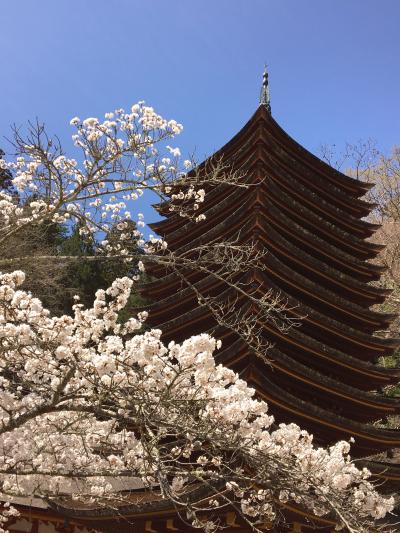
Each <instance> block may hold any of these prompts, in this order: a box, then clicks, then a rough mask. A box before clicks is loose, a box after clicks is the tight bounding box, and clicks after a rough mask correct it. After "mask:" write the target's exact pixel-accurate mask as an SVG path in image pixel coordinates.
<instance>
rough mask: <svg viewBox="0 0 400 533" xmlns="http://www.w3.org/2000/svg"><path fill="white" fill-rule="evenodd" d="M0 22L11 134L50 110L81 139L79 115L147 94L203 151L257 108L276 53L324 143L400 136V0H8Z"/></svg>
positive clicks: (384, 144) (285, 117)
mask: <svg viewBox="0 0 400 533" xmlns="http://www.w3.org/2000/svg"><path fill="white" fill-rule="evenodd" d="M0 28H1V30H0V51H1V62H2V80H1V83H0V105H1V114H0V135H1V137H3V136H4V135H7V134H8V131H9V129H8V128H9V124H10V123H13V122H15V123H17V124H18V125H19V124H24V123H25V122H26V121H27V120H28V119H32V118H35V117H36V116H38V117H39V118H40V119H42V120H44V121H45V122H46V123H47V125H48V127H49V130H50V131H51V132H54V133H58V134H59V136H60V137H61V139H62V141H63V142H64V143H65V144H66V145H68V143H69V136H70V134H71V129H70V126H69V125H68V122H69V119H70V118H71V117H72V116H75V115H78V116H80V117H81V118H84V117H85V116H96V115H102V114H103V113H104V112H105V111H109V110H112V109H114V108H115V107H121V106H122V107H125V106H126V107H128V106H130V105H131V104H132V103H134V102H136V101H137V100H139V99H145V100H146V102H147V103H148V104H150V105H152V106H154V107H155V108H156V109H157V110H158V111H159V112H160V113H161V114H163V115H164V116H166V117H168V118H175V119H176V120H178V121H179V122H182V123H183V124H184V127H185V131H184V134H183V135H182V138H181V139H180V140H179V143H177V144H179V145H180V146H181V147H182V148H183V149H184V150H187V151H192V150H196V154H197V156H198V157H199V158H202V157H203V156H204V155H205V154H210V153H211V152H213V151H214V150H215V149H217V148H219V147H220V146H221V145H223V144H224V143H225V142H226V141H228V140H229V139H230V138H231V137H232V136H233V134H235V133H236V132H237V131H238V130H239V129H240V128H241V126H242V125H243V124H244V123H245V122H246V121H247V120H248V118H249V117H250V116H251V114H252V113H253V112H254V110H255V109H256V106H257V103H258V94H259V87H260V82H261V74H262V70H263V65H264V62H265V61H266V62H267V63H268V65H269V70H270V87H271V100H272V112H273V115H274V117H275V118H276V119H277V120H278V122H279V123H280V124H281V125H282V126H283V127H284V128H285V129H286V131H287V132H288V133H289V134H291V135H292V136H293V137H295V138H296V140H298V141H299V142H300V143H301V144H303V145H304V146H305V147H307V148H308V149H310V150H311V151H314V152H316V151H317V150H318V147H319V145H320V144H321V143H326V142H327V143H337V144H338V145H342V144H343V143H344V142H345V141H356V140H358V139H360V138H362V139H366V138H368V137H372V138H375V139H376V140H377V141H378V143H379V145H380V147H381V148H383V149H389V148H390V147H391V146H392V145H393V144H396V143H397V144H399V143H400V120H399V119H400V106H399V98H400V68H399V61H400V0H140V1H139V0H36V1H35V0H4V1H3V2H1V7H0ZM4 144H5V143H4V142H3V141H2V140H0V146H1V145H3V146H4ZM4 147H5V148H6V146H4Z"/></svg>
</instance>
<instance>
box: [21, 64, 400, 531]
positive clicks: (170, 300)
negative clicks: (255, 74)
mask: <svg viewBox="0 0 400 533" xmlns="http://www.w3.org/2000/svg"><path fill="white" fill-rule="evenodd" d="M213 161H219V162H220V163H221V164H222V165H223V166H224V167H225V168H226V169H227V171H234V172H235V171H236V172H239V173H240V174H241V175H242V176H243V180H245V183H246V184H248V185H250V186H249V187H235V186H227V185H224V184H221V185H215V187H213V188H209V189H207V191H206V198H207V201H206V203H204V204H203V207H200V209H199V213H204V215H205V216H206V218H205V221H203V222H201V223H197V224H196V223H194V222H192V221H190V220H189V219H187V218H182V217H180V216H179V215H178V214H176V213H174V212H173V211H172V212H170V211H168V206H166V205H165V204H160V205H159V206H158V209H159V211H160V213H161V214H162V215H163V216H164V218H163V220H161V221H160V222H157V223H155V224H152V226H151V227H152V229H153V230H154V231H155V232H157V233H158V234H159V235H160V236H162V237H163V238H165V240H166V241H167V243H168V246H169V248H170V249H171V250H172V251H173V252H175V253H176V254H180V253H183V252H185V251H188V250H190V249H191V248H192V247H194V246H196V245H201V244H205V243H209V242H224V241H227V240H230V241H235V240H236V241H237V242H240V243H244V244H246V243H255V245H256V246H257V247H258V249H262V250H265V251H266V252H267V253H266V254H265V256H264V258H263V265H262V268H254V269H253V270H251V271H246V272H243V274H242V275H241V277H240V276H239V278H238V280H237V281H239V282H241V283H244V284H246V286H247V287H251V288H252V290H254V291H255V292H254V294H257V295H259V296H262V295H263V294H266V293H267V292H268V291H271V290H272V291H273V292H274V293H276V294H279V295H280V297H281V298H282V299H283V300H284V301H285V302H287V305H288V308H287V311H286V313H287V314H288V315H290V318H292V319H293V320H296V321H297V322H298V324H297V325H296V326H293V327H291V328H289V329H288V330H287V331H283V330H282V329H281V328H280V327H278V326H277V325H276V324H275V323H274V321H268V320H265V322H264V323H262V324H260V335H261V337H262V338H263V339H264V340H265V342H266V343H270V348H269V349H268V353H267V359H268V361H264V360H263V359H262V358H260V357H258V356H257V355H256V354H255V353H253V351H252V349H251V347H249V345H248V344H247V343H246V342H245V340H244V339H243V338H242V337H241V336H240V335H238V334H237V333H235V331H233V330H232V329H230V328H229V327H224V326H221V325H220V324H218V323H217V321H216V320H215V317H214V315H213V313H212V312H211V311H210V309H209V308H208V307H207V305H203V306H199V305H198V296H197V295H196V293H195V292H194V291H193V288H192V287H191V286H190V285H189V286H188V285H185V284H184V283H183V282H182V277H181V276H179V275H178V273H177V272H174V271H166V270H165V268H162V267H160V266H156V265H154V266H153V267H152V268H151V269H150V273H151V275H152V276H153V279H154V281H151V282H149V283H147V284H146V286H145V287H144V290H143V292H144V295H145V296H146V297H147V298H148V299H150V300H151V301H152V302H154V303H153V304H151V305H150V306H149V307H148V310H149V319H148V321H149V324H150V326H152V327H157V328H160V329H161V330H162V331H163V334H164V340H165V341H166V342H168V341H169V340H172V339H173V340H175V341H176V342H180V341H182V340H184V339H185V338H188V337H190V336H191V335H195V334H199V333H203V332H211V333H213V334H214V335H215V336H216V337H218V338H220V339H221V340H222V349H221V350H220V351H219V352H218V354H217V360H218V362H221V363H223V364H224V365H226V366H228V367H230V368H233V369H234V370H236V371H237V372H239V373H240V375H241V377H243V378H244V379H245V380H246V381H247V382H248V383H249V384H250V385H251V386H252V387H254V388H255V389H256V392H257V395H258V397H260V398H262V399H264V400H265V401H266V402H267V403H268V405H269V407H270V411H271V413H272V414H273V415H274V416H275V419H276V421H277V422H278V423H279V422H295V423H297V424H298V425H299V426H301V427H302V428H304V429H306V430H308V431H309V432H310V433H312V434H313V435H314V440H315V442H316V444H318V445H321V446H328V445H330V444H333V443H334V442H336V441H338V440H340V439H345V440H349V439H350V438H354V444H352V449H351V453H352V456H353V457H355V458H357V459H358V460H360V462H361V463H362V464H366V465H367V466H368V468H369V469H370V470H371V471H372V472H374V474H375V475H376V478H377V479H378V480H380V481H381V482H382V483H383V488H384V489H385V488H387V490H391V489H392V488H393V487H394V486H397V487H399V486H400V468H398V467H397V466H396V465H395V464H392V463H390V462H382V461H383V460H382V457H384V456H385V453H386V452H390V451H391V450H393V449H395V448H400V431H399V430H394V429H388V428H387V427H384V424H382V423H379V422H384V421H385V419H386V417H387V416H389V415H398V414H400V402H399V399H398V398H391V397H388V396H386V395H385V394H384V393H383V389H384V388H385V387H386V386H388V385H392V384H395V383H397V382H398V381H399V380H400V369H388V368H384V367H382V366H379V365H378V364H377V362H378V360H379V358H380V357H383V356H389V355H391V354H393V352H394V351H395V350H396V349H397V347H398V346H399V344H400V340H399V339H388V338H382V337H381V336H378V335H377V332H379V331H382V330H385V329H386V328H387V327H388V325H389V324H390V322H391V320H392V319H393V316H392V315H388V314H382V313H379V312H377V311H376V310H375V308H374V306H375V305H376V304H380V303H382V302H384V300H385V297H386V295H387V291H386V290H385V289H382V288H380V287H378V286H376V284H373V283H372V282H375V281H377V280H379V278H380V275H381V273H382V270H383V268H382V267H381V266H379V265H378V264H376V263H374V262H373V261H371V260H373V259H375V258H376V257H377V255H378V253H379V252H380V250H381V249H382V247H381V245H378V244H375V243H373V242H372V241H371V240H369V238H370V237H371V236H372V235H373V234H374V232H375V231H376V229H377V228H378V226H377V225H375V224H372V223H371V222H369V221H368V220H366V217H367V216H368V215H369V213H370V212H371V210H372V209H373V207H374V206H373V205H372V204H370V203H368V202H366V201H365V200H364V199H363V196H364V195H365V194H366V192H367V191H368V190H369V188H370V187H371V185H370V184H367V183H364V182H362V181H358V180H355V179H353V178H351V177H348V176H346V175H344V174H342V173H340V172H339V171H337V170H335V169H333V168H331V167H330V166H329V165H327V164H326V163H324V162H322V161H321V160H320V159H318V158H317V157H316V156H314V155H313V154H311V153H310V152H308V151H307V150H306V149H304V148H303V147H301V146H300V145H299V144H298V143H297V142H296V141H294V140H293V139H292V138H291V137H290V136H289V135H288V134H287V133H286V132H285V131H284V130H283V129H282V128H281V127H280V126H279V125H278V123H277V122H276V121H275V120H274V118H273V117H272V114H271V105H270V99H269V88H268V74H267V73H266V72H265V74H264V80H263V85H262V90H261V97H260V105H259V106H258V108H257V110H256V112H255V113H254V114H253V116H252V117H251V118H250V120H249V121H248V122H247V124H246V125H245V126H244V127H243V128H242V129H241V130H240V131H239V133H237V134H236V135H235V136H234V137H233V138H232V139H231V140H230V141H229V142H228V143H227V144H226V145H225V146H223V148H221V149H220V150H219V151H218V152H217V153H216V154H213V156H212V157H211V158H209V159H208V160H207V161H205V162H204V163H202V164H201V165H200V166H199V169H198V170H199V172H202V171H203V172H206V171H207V168H209V167H210V165H211V164H212V162H213ZM185 275H186V276H187V277H188V279H190V283H191V284H192V285H193V286H194V287H195V288H196V290H197V291H198V292H199V293H201V294H205V295H212V296H213V297H219V298H220V299H221V301H222V302H223V301H227V300H229V298H231V297H233V296H234V295H232V291H234V289H232V287H229V286H228V285H226V284H225V283H224V281H223V280H219V279H217V278H216V277H215V276H213V275H212V274H209V275H206V274H199V273H198V272H195V271H193V272H189V273H186V274H185ZM235 305H236V306H237V309H238V313H240V312H243V311H244V310H245V306H246V305H248V302H247V301H246V298H245V297H242V296H241V295H239V296H238V295H236V304H235ZM378 454H380V455H379V460H378V459H377V458H376V457H377V455H378ZM135 498H136V499H137V501H134V500H135ZM284 507H285V509H284V512H285V516H286V517H287V524H286V525H285V526H282V528H281V529H276V530H272V531H279V532H293V533H308V532H310V531H314V530H315V529H316V528H317V527H318V528H321V529H319V530H320V531H322V532H331V531H334V527H335V523H334V522H333V521H332V520H329V519H325V518H317V517H314V516H312V515H311V514H310V513H309V512H307V510H306V509H299V508H295V507H293V506H290V505H287V506H284ZM53 510H54V513H55V515H54V516H57V513H60V514H62V515H63V516H67V517H68V520H70V521H71V524H72V523H77V524H79V523H80V524H83V525H84V526H85V527H87V528H90V527H93V528H94V529H98V530H101V531H116V530H117V529H118V530H119V531H121V532H122V531H130V530H132V531H135V532H140V533H166V532H168V531H172V532H173V531H183V530H184V529H185V528H184V527H183V526H182V524H180V522H179V520H178V519H177V518H176V514H175V512H174V510H173V508H172V506H171V505H170V504H168V502H165V501H158V500H148V501H145V500H144V499H143V498H141V496H140V494H136V495H133V500H132V505H130V506H126V507H125V508H123V509H122V508H121V509H119V512H118V516H116V515H115V513H114V514H113V513H112V512H111V511H109V512H107V511H106V510H99V509H86V508H85V509H80V510H78V509H72V508H67V507H60V506H57V505H53ZM224 520H225V525H226V528H227V531H228V532H229V533H231V531H232V532H233V531H238V529H242V530H243V531H246V527H244V526H243V525H242V524H241V522H240V519H239V517H237V516H236V515H235V513H233V512H230V513H226V517H225V519H224ZM132 524H133V525H132ZM130 528H133V529H130ZM11 531H12V532H13V531H15V532H19V531H28V530H27V529H26V530H19V529H12V528H11ZM32 531H33V530H32ZM35 531H36V530H35ZM37 531H39V530H37ZM57 531H58V529H57ZM60 531H65V530H63V529H61V530H60ZM71 531H72V529H71ZM41 532H42V530H40V533H41Z"/></svg>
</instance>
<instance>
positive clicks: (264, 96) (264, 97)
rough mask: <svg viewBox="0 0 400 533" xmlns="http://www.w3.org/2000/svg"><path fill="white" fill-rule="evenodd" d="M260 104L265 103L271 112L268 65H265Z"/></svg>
mask: <svg viewBox="0 0 400 533" xmlns="http://www.w3.org/2000/svg"><path fill="white" fill-rule="evenodd" d="M260 105H265V106H266V108H267V111H268V113H271V102H270V99H269V86H268V70H267V65H265V66H264V74H263V81H262V86H261V92H260Z"/></svg>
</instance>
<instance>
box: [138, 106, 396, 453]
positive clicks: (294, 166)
mask: <svg viewBox="0 0 400 533" xmlns="http://www.w3.org/2000/svg"><path fill="white" fill-rule="evenodd" d="M213 159H214V160H220V161H222V162H223V163H224V164H225V165H226V167H227V168H232V169H234V170H236V171H240V172H241V173H242V175H243V183H246V184H247V185H249V187H247V188H245V187H233V186H231V187H227V186H222V185H220V186H215V187H214V188H213V189H212V190H209V191H207V194H206V202H205V204H204V208H203V209H204V211H203V212H204V214H205V215H206V220H205V221H204V222H202V223H199V224H193V223H191V222H189V221H188V220H185V219H182V218H181V217H179V216H177V215H176V214H174V213H172V214H171V213H168V209H167V206H165V205H160V206H158V208H159V210H160V212H161V213H162V214H164V215H165V216H166V219H165V220H163V221H161V222H158V223H156V224H153V225H152V229H153V230H155V231H156V232H157V233H158V234H159V235H161V236H162V237H164V238H165V239H166V241H167V242H168V245H169V248H170V249H171V250H173V251H174V252H175V253H178V254H179V253H182V252H189V250H190V249H191V248H193V247H195V246H196V245H201V244H205V243H210V242H218V241H226V240H230V239H239V241H240V242H242V243H249V242H254V243H256V245H257V246H258V247H259V249H260V250H266V251H267V252H268V253H267V254H266V255H265V258H264V265H263V268H262V269H260V270H252V271H247V272H243V273H241V274H238V275H237V277H236V279H235V281H236V282H242V283H245V284H246V287H248V290H251V291H253V292H254V294H257V295H259V296H261V295H262V294H265V293H266V292H267V291H268V290H270V289H273V290H274V291H276V292H279V293H280V294H281V296H282V298H283V299H284V300H285V301H287V302H288V304H289V308H291V310H289V311H288V314H290V315H291V316H292V317H299V318H300V319H301V320H300V322H301V325H300V326H299V327H292V328H291V329H290V330H289V331H288V332H287V333H283V332H281V331H280V330H279V329H278V328H277V327H276V326H275V325H274V324H273V323H267V322H265V323H263V324H262V335H263V336H264V338H265V340H266V341H267V342H270V343H273V346H272V348H270V350H269V351H268V356H269V360H270V362H269V364H268V365H267V364H265V362H264V361H262V360H261V359H260V358H258V357H256V356H254V355H253V354H252V353H251V351H250V350H249V348H248V347H247V346H246V344H245V343H244V342H243V341H242V340H241V339H240V338H239V337H238V335H236V334H235V333H234V332H232V331H230V330H228V329H224V328H221V327H219V326H218V325H217V324H216V322H215V320H214V318H213V316H212V314H211V313H210V311H209V310H208V309H207V307H199V306H198V303H197V298H196V297H195V296H194V293H193V290H192V289H191V288H189V287H187V286H186V285H185V284H184V283H183V282H182V279H181V277H180V276H178V275H177V274H176V273H174V272H169V271H168V270H166V269H164V268H161V267H160V266H156V265H153V266H151V267H150V268H149V272H150V274H151V275H152V276H154V277H155V278H156V279H157V281H154V282H151V283H148V284H147V285H146V286H145V288H144V293H145V295H146V297H147V298H149V299H150V300H151V301H153V302H155V303H153V304H152V305H151V306H150V307H149V310H150V315H149V323H150V325H152V326H154V327H159V328H161V329H162V330H163V333H164V338H165V340H166V341H168V340H170V339H174V340H175V341H181V340H183V339H185V338H187V337H189V336H191V335H194V334H197V333H201V332H205V331H209V332H211V333H213V334H215V335H216V336H218V337H219V338H221V339H222V341H223V348H222V350H220V352H219V353H218V356H217V357H218V360H219V361H221V362H223V363H224V364H226V365H228V366H230V367H231V368H234V369H235V370H237V371H239V372H240V373H241V374H242V376H243V377H245V378H246V379H247V380H248V381H249V383H250V384H251V385H252V386H254V387H255V388H256V390H257V392H258V394H259V395H260V396H261V397H263V398H265V400H267V402H268V403H269V405H270V408H271V411H272V412H273V414H275V415H276V418H277V420H278V421H295V422H298V423H299V424H300V425H301V426H302V427H304V428H306V429H308V430H309V431H311V432H312V433H313V434H314V437H315V440H316V441H317V442H318V443H320V444H324V445H326V444H329V443H331V442H333V441H336V440H337V439H339V438H350V437H352V436H353V437H354V438H355V444H354V445H353V448H352V450H353V454H354V455H355V456H367V455H371V454H373V453H376V452H379V451H383V450H387V449H390V448H395V447H400V432H398V431H395V430H388V429H383V428H380V427H378V426H376V425H372V422H376V421H377V420H381V419H384V418H385V417H386V416H388V415H394V414H398V413H399V411H400V404H399V400H398V399H397V398H388V397H385V396H384V395H383V394H381V392H380V391H381V389H382V388H383V387H385V386H387V385H391V384H394V383H397V382H398V381H399V377H400V371H399V370H389V369H385V368H382V367H378V366H376V364H375V363H376V361H377V359H378V358H379V357H381V356H387V355H390V354H392V353H393V352H394V350H395V349H396V348H397V346H398V345H399V340H398V339H383V338H379V337H377V336H375V333H376V332H377V331H379V330H382V329H385V328H387V326H388V325H389V323H390V321H391V319H392V318H393V317H392V316H391V315H385V314H381V313H377V312H375V311H373V310H372V309H371V306H373V305H374V304H377V303H381V302H383V301H384V299H385V296H386V295H387V291H386V290H384V289H381V288H378V287H374V286H372V285H371V284H369V283H368V282H371V281H376V280H378V279H379V276H380V274H381V272H382V268H381V267H380V266H378V265H375V264H372V263H370V262H369V260H370V259H373V258H375V257H376V256H377V254H378V253H379V251H380V250H381V246H379V245H377V244H374V243H372V242H369V241H368V240H367V239H368V237H370V236H371V235H372V234H373V232H374V231H375V230H376V229H377V226H376V225H374V224H371V223H369V222H367V221H365V220H363V218H364V217H365V216H366V215H367V214H368V213H369V211H370V210H371V208H372V207H373V206H372V205H371V204H368V203H367V202H365V201H364V200H362V199H360V197H361V196H362V195H363V194H365V192H366V191H367V190H368V188H369V185H367V184H365V183H362V182H359V181H357V180H354V179H352V178H349V177H347V176H345V175H343V174H341V173H339V172H337V171H336V170H334V169H332V168H331V167H329V166H328V165H326V164H325V163H323V162H322V161H320V160H319V159H318V158H316V157H315V156H313V155H312V154H310V153H309V152H307V151H306V150H305V149H303V148H302V147H301V146H299V145H298V144H297V143H296V142H295V141H293V140H292V139H291V138H290V137H289V136H288V135H287V134H286V133H285V132H284V131H283V130H282V129H281V128H280V127H279V126H278V124H277V123H276V122H275V121H274V120H273V119H272V117H271V116H270V115H269V114H268V112H267V111H266V109H265V108H264V107H263V106H260V108H259V109H258V111H257V112H256V113H255V114H254V115H253V117H252V118H251V119H250V121H249V122H248V123H247V124H246V126H245V127H244V128H243V129H242V130H241V131H240V132H239V133H238V134H237V135H236V136H235V137H234V138H233V139H232V140H231V141H230V142H229V143H228V144H227V145H226V146H224V147H223V148H222V149H221V150H220V151H219V152H218V153H217V154H215V156H213ZM211 162H212V160H207V161H206V162H204V163H203V164H202V165H201V166H200V171H204V172H207V171H208V170H209V168H210V166H211V164H212V163H211ZM200 212H201V211H200ZM184 275H185V276H186V277H187V278H188V279H189V280H190V281H191V283H193V284H195V285H196V287H197V288H198V289H199V290H200V292H201V293H202V294H205V295H213V296H216V295H218V297H219V299H220V300H221V301H226V302H227V301H230V300H232V298H233V297H234V296H235V293H234V291H233V290H232V288H230V287H228V286H227V285H226V284H224V283H222V282H221V281H219V280H218V279H216V278H215V276H213V275H206V274H201V273H199V272H195V271H193V272H190V271H186V272H184ZM237 305H238V309H239V308H240V311H241V312H242V311H245V310H246V306H249V302H248V300H247V299H246V298H245V297H243V296H239V298H238V302H237Z"/></svg>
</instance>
